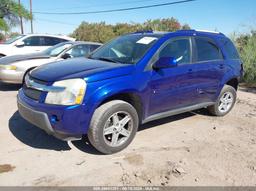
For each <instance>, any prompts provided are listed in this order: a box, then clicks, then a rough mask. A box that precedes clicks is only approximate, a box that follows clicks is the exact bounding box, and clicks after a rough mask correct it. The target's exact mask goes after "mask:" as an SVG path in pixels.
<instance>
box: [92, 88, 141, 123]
mask: <svg viewBox="0 0 256 191" xmlns="http://www.w3.org/2000/svg"><path fill="white" fill-rule="evenodd" d="M113 100H122V101H125V102H127V103H129V104H131V105H132V106H133V107H134V108H135V110H136V111H137V114H138V117H139V122H140V123H141V121H142V119H143V103H142V100H141V97H140V96H139V95H138V94H137V93H134V92H117V93H115V94H112V95H109V96H107V97H105V98H104V99H102V100H101V101H100V102H99V104H98V105H97V107H100V106H101V105H103V104H105V103H107V102H109V101H113Z"/></svg>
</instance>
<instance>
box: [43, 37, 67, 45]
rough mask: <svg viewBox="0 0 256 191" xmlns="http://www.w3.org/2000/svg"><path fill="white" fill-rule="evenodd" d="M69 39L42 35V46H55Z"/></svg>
mask: <svg viewBox="0 0 256 191" xmlns="http://www.w3.org/2000/svg"><path fill="white" fill-rule="evenodd" d="M65 41H67V40H64V39H60V38H55V37H42V46H54V45H56V44H59V43H61V42H65Z"/></svg>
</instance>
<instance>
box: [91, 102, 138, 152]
mask: <svg viewBox="0 0 256 191" xmlns="http://www.w3.org/2000/svg"><path fill="white" fill-rule="evenodd" d="M138 125H139V119H138V114H137V112H136V110H135V109H134V107H133V106H132V105H130V104H129V103H127V102H124V101H121V100H114V101H110V102H108V103H105V104H103V105H102V106H100V107H99V108H97V109H96V110H95V112H94V114H93V117H92V120H91V124H90V129H89V131H88V138H89V141H90V143H91V144H92V145H93V146H94V147H95V148H96V149H97V150H98V151H100V152H102V153H104V154H111V153H116V152H119V151H121V150H123V149H124V148H126V147H127V146H128V145H129V144H130V143H131V141H132V140H133V138H134V136H135V134H136V132H137V129H138Z"/></svg>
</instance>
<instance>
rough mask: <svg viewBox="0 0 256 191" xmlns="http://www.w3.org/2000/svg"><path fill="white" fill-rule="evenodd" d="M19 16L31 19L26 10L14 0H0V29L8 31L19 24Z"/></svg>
mask: <svg viewBox="0 0 256 191" xmlns="http://www.w3.org/2000/svg"><path fill="white" fill-rule="evenodd" d="M20 17H22V18H24V19H25V20H29V19H32V18H31V16H30V13H29V11H28V10H26V9H25V7H24V6H23V5H19V3H17V2H16V1H14V0H0V31H8V30H9V29H10V28H11V27H12V26H16V25H18V24H19V21H20Z"/></svg>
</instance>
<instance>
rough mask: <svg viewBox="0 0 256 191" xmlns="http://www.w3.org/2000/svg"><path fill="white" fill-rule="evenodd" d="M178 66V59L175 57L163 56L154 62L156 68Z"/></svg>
mask: <svg viewBox="0 0 256 191" xmlns="http://www.w3.org/2000/svg"><path fill="white" fill-rule="evenodd" d="M176 66H177V60H176V59H175V58H173V57H161V58H159V59H158V61H156V63H155V64H154V68H155V69H161V68H172V67H176Z"/></svg>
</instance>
